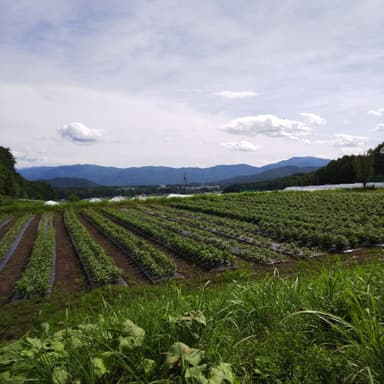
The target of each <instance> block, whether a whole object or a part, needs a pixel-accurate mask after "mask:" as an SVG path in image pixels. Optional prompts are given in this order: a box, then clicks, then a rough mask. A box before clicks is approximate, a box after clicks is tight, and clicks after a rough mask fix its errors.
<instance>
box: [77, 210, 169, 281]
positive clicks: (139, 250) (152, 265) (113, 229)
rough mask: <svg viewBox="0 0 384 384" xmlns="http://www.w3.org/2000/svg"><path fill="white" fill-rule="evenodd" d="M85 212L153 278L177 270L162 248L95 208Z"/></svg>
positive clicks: (167, 275) (167, 274)
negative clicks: (99, 212)
mask: <svg viewBox="0 0 384 384" xmlns="http://www.w3.org/2000/svg"><path fill="white" fill-rule="evenodd" d="M84 214H85V216H86V217H87V218H88V219H90V220H91V221H92V222H93V223H94V224H95V225H96V226H97V227H98V228H99V229H100V230H101V231H102V232H103V233H104V234H105V235H106V236H107V237H108V238H110V239H111V240H112V241H113V242H115V243H116V244H118V246H119V247H120V248H121V249H123V251H124V252H126V253H128V254H129V255H130V256H131V257H132V258H133V259H134V260H135V261H136V263H137V264H138V265H139V266H140V267H141V268H142V269H144V270H145V271H146V273H147V274H149V276H150V277H151V278H152V279H156V278H162V277H169V276H172V275H173V274H174V273H175V272H176V265H175V263H174V262H172V261H171V260H170V259H169V257H168V256H167V255H166V254H165V253H164V252H162V251H161V250H160V249H158V248H155V247H153V246H152V245H151V244H149V243H148V242H147V241H145V240H144V239H142V238H140V237H139V236H137V235H135V234H133V233H132V232H131V231H128V230H127V229H125V228H123V227H121V226H120V225H117V224H115V223H114V222H112V221H111V220H109V219H107V218H105V217H104V216H102V215H100V214H98V213H96V212H95V211H94V210H90V209H87V210H85V211H84Z"/></svg>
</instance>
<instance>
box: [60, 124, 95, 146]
mask: <svg viewBox="0 0 384 384" xmlns="http://www.w3.org/2000/svg"><path fill="white" fill-rule="evenodd" d="M57 131H58V132H59V134H60V135H61V136H62V137H64V138H65V139H68V140H70V141H72V142H74V143H93V142H95V141H97V140H98V139H99V138H100V137H101V132H100V131H99V130H98V129H93V128H88V127H87V126H86V125H84V124H83V123H78V122H72V123H69V124H66V125H64V127H61V128H58V129H57Z"/></svg>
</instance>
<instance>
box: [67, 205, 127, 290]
mask: <svg viewBox="0 0 384 384" xmlns="http://www.w3.org/2000/svg"><path fill="white" fill-rule="evenodd" d="M64 222H65V225H66V227H67V228H68V230H69V232H70V234H71V236H72V239H73V242H74V246H75V248H76V250H77V253H78V255H79V257H80V258H81V260H82V263H83V265H84V267H85V269H86V271H87V274H88V278H89V279H90V280H91V281H90V282H91V284H96V285H100V284H110V283H115V282H117V280H118V279H119V277H120V276H121V273H120V270H119V269H118V268H117V267H116V266H115V264H114V263H113V261H112V260H111V258H110V257H109V256H107V254H106V253H105V251H104V249H103V248H102V247H101V246H100V245H99V244H97V243H96V241H95V240H94V239H93V238H92V237H91V235H90V234H89V233H88V232H87V230H86V229H85V227H84V226H83V225H82V224H81V223H80V221H79V220H78V218H77V217H76V214H75V213H74V212H73V211H72V210H70V209H67V210H66V211H65V213H64Z"/></svg>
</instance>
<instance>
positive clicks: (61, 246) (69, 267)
mask: <svg viewBox="0 0 384 384" xmlns="http://www.w3.org/2000/svg"><path fill="white" fill-rule="evenodd" d="M55 230H56V270H55V285H54V289H55V290H56V289H65V290H71V291H73V290H85V289H86V288H87V282H86V279H85V274H84V272H83V268H82V265H81V263H80V260H79V258H78V256H77V254H76V251H75V248H74V247H73V244H72V241H71V238H70V236H69V233H68V231H67V229H66V228H65V226H64V218H63V216H62V215H57V216H56V217H55Z"/></svg>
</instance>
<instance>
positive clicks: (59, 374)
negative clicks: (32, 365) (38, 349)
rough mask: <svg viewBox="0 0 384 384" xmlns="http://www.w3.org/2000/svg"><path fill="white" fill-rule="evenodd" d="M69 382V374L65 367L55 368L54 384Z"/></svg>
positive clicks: (53, 374)
mask: <svg viewBox="0 0 384 384" xmlns="http://www.w3.org/2000/svg"><path fill="white" fill-rule="evenodd" d="M68 382H69V373H68V371H67V370H66V369H65V368H63V367H55V368H54V369H53V372H52V383H53V384H67V383H68Z"/></svg>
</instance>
